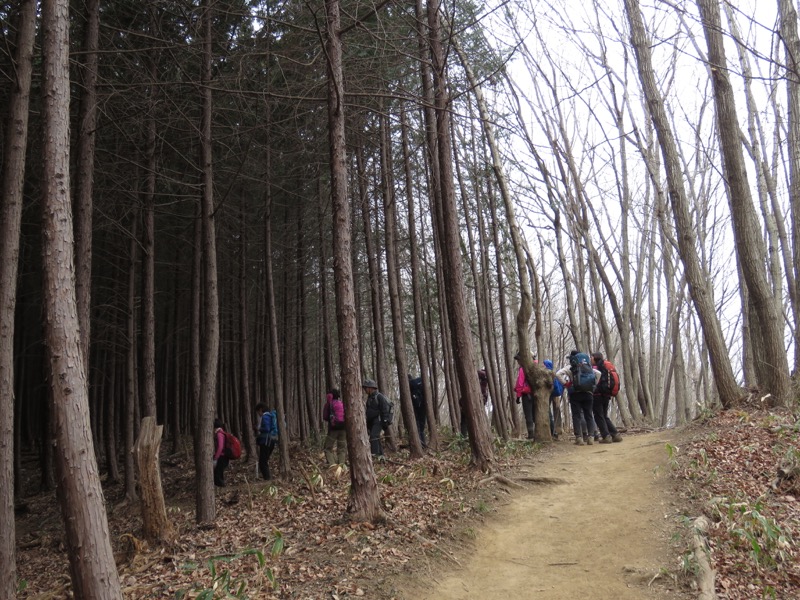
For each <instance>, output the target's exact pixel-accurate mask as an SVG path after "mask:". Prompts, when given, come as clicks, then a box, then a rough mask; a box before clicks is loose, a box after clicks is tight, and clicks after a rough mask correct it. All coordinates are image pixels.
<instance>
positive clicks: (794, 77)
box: [778, 0, 800, 375]
mask: <svg viewBox="0 0 800 600" xmlns="http://www.w3.org/2000/svg"><path fill="white" fill-rule="evenodd" d="M778 9H779V10H780V30H781V37H782V38H783V43H784V45H785V47H786V96H787V100H788V105H789V140H788V142H789V143H788V152H789V203H790V206H791V212H790V215H791V223H792V249H793V254H792V257H793V260H792V265H793V267H794V278H793V283H794V290H793V294H792V296H793V299H794V304H795V306H794V315H795V323H794V327H795V332H794V373H795V375H796V374H798V373H800V324H798V322H797V314H798V313H800V307H798V306H797V304H800V36H798V34H797V10H796V9H795V5H794V3H793V2H792V1H791V0H778ZM786 268H787V270H789V269H790V266H789V265H786ZM789 284H790V285H791V284H792V280H790V282H789Z"/></svg>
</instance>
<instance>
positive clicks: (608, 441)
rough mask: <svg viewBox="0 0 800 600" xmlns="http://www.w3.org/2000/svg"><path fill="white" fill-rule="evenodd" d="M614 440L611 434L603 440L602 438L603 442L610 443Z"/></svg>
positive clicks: (601, 441)
mask: <svg viewBox="0 0 800 600" xmlns="http://www.w3.org/2000/svg"><path fill="white" fill-rule="evenodd" d="M612 442H613V440H612V439H611V436H610V435H607V436H605V437H604V438H603V439H602V440H600V443H601V444H610V443H612Z"/></svg>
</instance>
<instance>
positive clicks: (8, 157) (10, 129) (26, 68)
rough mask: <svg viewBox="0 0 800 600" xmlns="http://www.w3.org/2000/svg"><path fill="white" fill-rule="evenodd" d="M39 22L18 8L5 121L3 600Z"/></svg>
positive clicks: (10, 563) (10, 555) (10, 559)
mask: <svg viewBox="0 0 800 600" xmlns="http://www.w3.org/2000/svg"><path fill="white" fill-rule="evenodd" d="M35 23H36V2H35V0H24V1H23V2H21V3H20V6H19V13H18V15H17V21H16V30H17V35H16V39H15V40H14V44H15V46H16V47H15V53H14V67H15V69H14V73H15V75H16V80H15V81H14V87H13V89H12V92H11V95H10V98H9V106H8V114H7V120H6V139H5V147H4V151H3V157H4V159H5V160H4V163H3V172H2V175H0V180H2V182H3V188H2V202H0V440H3V443H2V444H0V530H2V531H3V535H2V536H0V597H1V598H14V597H15V595H16V592H17V575H16V562H15V560H16V559H15V543H16V538H15V534H14V530H15V529H14V528H15V524H14V491H15V489H17V488H16V486H15V485H14V481H15V477H14V452H15V448H16V452H17V456H19V451H20V448H19V444H18V443H17V444H15V443H12V441H17V442H18V441H19V439H20V438H19V436H18V435H17V437H15V435H14V434H15V431H16V433H17V434H19V428H15V427H14V418H15V409H16V411H17V413H16V414H19V415H21V407H15V402H14V325H15V310H16V305H17V270H18V266H19V236H20V226H21V223H22V198H23V186H24V181H25V151H26V148H27V145H28V114H29V113H28V105H29V100H30V89H31V72H32V63H31V61H32V57H33V39H34V31H35Z"/></svg>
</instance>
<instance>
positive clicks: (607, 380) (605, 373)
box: [597, 360, 619, 396]
mask: <svg viewBox="0 0 800 600" xmlns="http://www.w3.org/2000/svg"><path fill="white" fill-rule="evenodd" d="M597 391H598V393H601V394H604V395H609V396H616V395H617V394H619V373H617V369H616V367H614V364H613V363H612V362H611V361H610V360H604V361H603V364H602V367H601V368H600V381H599V382H598V383H597Z"/></svg>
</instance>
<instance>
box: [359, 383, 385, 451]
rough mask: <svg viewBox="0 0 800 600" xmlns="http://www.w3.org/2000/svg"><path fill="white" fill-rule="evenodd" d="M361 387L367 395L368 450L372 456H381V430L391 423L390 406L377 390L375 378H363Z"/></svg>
mask: <svg viewBox="0 0 800 600" xmlns="http://www.w3.org/2000/svg"><path fill="white" fill-rule="evenodd" d="M361 387H362V389H363V390H364V393H365V394H366V395H367V404H366V407H365V414H366V417H367V431H368V432H369V447H370V451H371V452H372V456H376V457H382V456H383V446H382V445H381V431H383V430H384V429H388V428H389V426H390V425H391V424H392V407H391V404H390V402H389V399H388V398H387V397H386V396H384V395H383V394H381V393H380V392H379V391H378V384H377V383H375V380H373V379H365V380H364V383H362V384H361Z"/></svg>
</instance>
